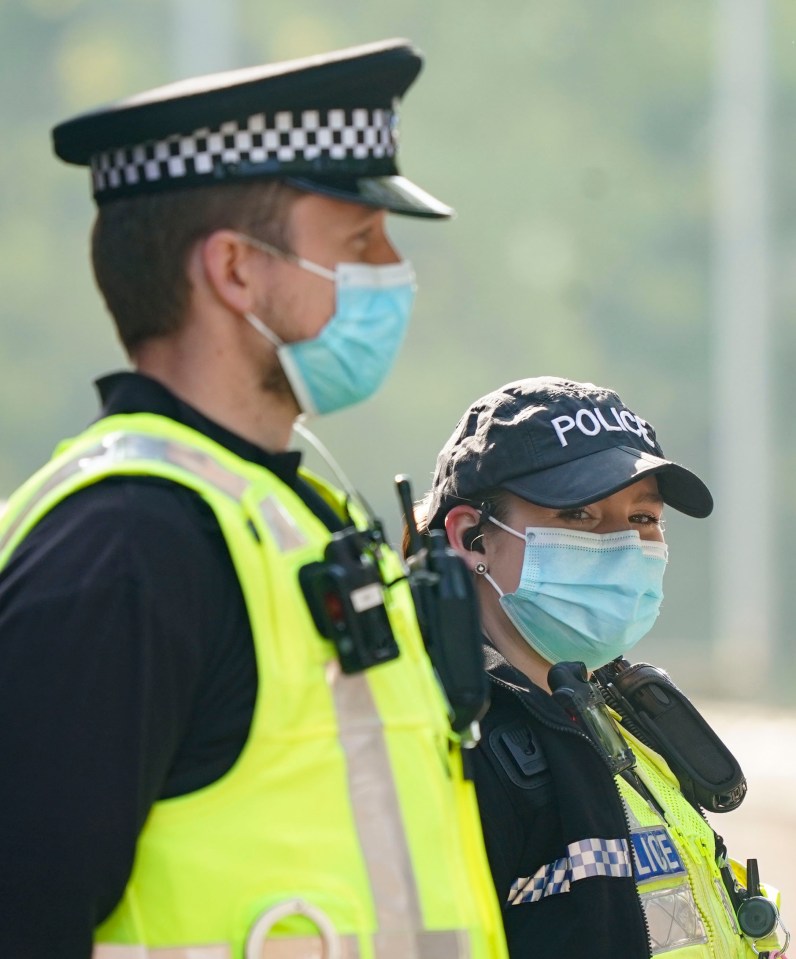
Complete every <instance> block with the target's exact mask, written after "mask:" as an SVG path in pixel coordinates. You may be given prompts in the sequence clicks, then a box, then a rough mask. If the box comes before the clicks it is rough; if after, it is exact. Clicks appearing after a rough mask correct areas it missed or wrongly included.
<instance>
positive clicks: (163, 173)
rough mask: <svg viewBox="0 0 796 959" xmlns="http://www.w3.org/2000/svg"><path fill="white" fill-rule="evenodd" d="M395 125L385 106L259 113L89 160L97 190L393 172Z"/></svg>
mask: <svg viewBox="0 0 796 959" xmlns="http://www.w3.org/2000/svg"><path fill="white" fill-rule="evenodd" d="M396 126H397V114H396V112H395V110H390V109H385V108H383V107H381V108H374V109H370V108H356V109H345V110H343V109H329V110H302V111H297V112H293V111H289V110H283V111H280V112H277V113H274V114H272V115H266V114H265V113H257V114H254V115H253V116H250V117H248V118H247V119H246V120H244V121H241V122H237V121H230V122H227V123H224V124H222V125H221V126H220V127H218V128H217V129H209V128H203V129H200V130H195V131H194V132H193V133H189V134H182V135H175V136H170V137H167V138H166V139H164V140H152V141H150V142H148V143H143V144H139V145H137V146H129V147H121V148H118V149H113V150H107V151H105V152H103V153H98V154H96V155H95V156H94V157H92V159H91V175H92V181H93V186H94V195H95V197H97V198H98V199H100V198H102V197H103V196H109V195H120V194H122V193H124V194H133V193H137V192H142V193H143V192H146V191H147V188H151V187H155V186H157V185H162V184H165V183H171V184H172V185H173V184H174V181H175V180H183V181H185V182H186V184H187V183H189V182H191V183H196V182H202V181H204V180H208V181H210V180H216V181H218V180H221V179H228V178H233V177H235V176H237V175H240V176H247V175H263V176H267V175H280V174H281V175H285V176H288V175H290V174H298V175H300V174H301V173H309V172H320V173H323V174H329V175H335V174H340V175H347V174H351V175H360V176H367V175H369V176H378V175H384V174H388V173H390V172H392V162H393V158H394V157H395V153H396V146H397V129H396ZM385 163H386V164H387V165H385Z"/></svg>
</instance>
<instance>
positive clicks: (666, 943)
mask: <svg viewBox="0 0 796 959" xmlns="http://www.w3.org/2000/svg"><path fill="white" fill-rule="evenodd" d="M640 897H641V905H642V906H643V907H644V912H645V914H646V916H647V924H648V926H649V931H650V942H651V943H652V954H653V956H657V955H660V953H662V952H670V951H671V950H672V949H682V948H685V947H686V946H699V945H704V943H706V942H707V941H708V937H707V935H706V934H705V927H704V926H703V925H702V920H701V919H700V917H699V912H698V910H697V905H696V902H694V896H693V893H692V892H691V887H690V886H689V885H688V883H687V882H684V883H683V884H682V885H680V886H678V887H677V888H676V889H658V890H656V891H654V892H642V893H641V894H640Z"/></svg>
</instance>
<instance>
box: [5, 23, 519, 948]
mask: <svg viewBox="0 0 796 959" xmlns="http://www.w3.org/2000/svg"><path fill="white" fill-rule="evenodd" d="M421 63H422V60H421V56H420V54H419V53H418V52H417V50H415V49H414V48H413V47H412V46H411V45H410V44H408V43H407V42H405V41H401V40H398V41H387V42H383V43H376V44H373V45H370V46H365V47H359V48H354V49H349V50H342V51H337V52H334V53H331V54H329V55H327V56H320V57H313V58H309V59H306V60H301V61H295V62H290V63H281V64H275V65H271V66H266V67H258V68H254V69H246V70H240V71H236V72H232V73H225V74H219V75H216V76H211V77H200V78H198V79H193V80H186V81H184V82H180V83H175V84H173V85H171V86H167V87H162V88H160V89H156V90H151V91H149V92H146V93H142V94H140V95H138V96H133V97H130V98H129V99H126V100H122V101H119V102H117V103H114V104H111V105H110V106H106V107H103V108H101V109H98V110H95V111H93V112H90V113H84V114H82V115H80V116H77V117H74V118H72V119H70V120H67V121H65V122H64V123H61V124H60V125H58V126H57V127H56V128H55V130H54V133H53V140H54V146H55V152H56V153H57V155H58V156H59V157H60V158H61V159H63V160H65V161H66V162H68V163H73V164H78V165H82V166H88V167H89V168H90V172H91V183H92V187H93V195H94V198H95V200H96V202H97V204H98V207H99V212H98V214H97V219H96V223H95V226H94V230H93V235H92V257H93V265H94V272H95V275H96V279H97V283H98V286H99V288H100V290H101V292H102V295H103V297H104V298H105V302H106V304H107V306H108V310H109V311H110V313H111V316H112V317H113V321H114V323H115V324H116V328H117V330H118V333H119V336H120V338H121V341H122V343H123V345H124V347H125V349H126V351H127V353H128V355H129V357H130V360H131V364H132V367H133V371H131V372H120V373H116V374H114V375H111V376H106V377H103V378H102V379H100V380H99V381H98V389H99V394H100V398H101V404H102V407H101V413H100V417H99V419H98V420H97V421H96V422H94V423H93V425H91V426H90V427H89V428H88V429H87V430H86V431H85V432H84V433H83V434H81V435H80V436H78V437H77V438H76V439H73V440H70V441H69V442H67V443H65V444H63V445H62V446H61V448H60V449H59V452H58V454H57V455H56V457H55V459H54V460H53V461H52V462H51V463H50V464H48V465H47V466H45V467H44V468H43V469H42V470H41V471H40V472H39V473H38V474H36V476H34V477H33V478H32V479H31V480H30V481H29V482H28V483H27V484H25V486H24V487H23V488H22V489H21V490H20V491H18V492H17V493H16V494H15V495H14V496H13V497H12V498H11V500H10V502H9V504H8V507H7V509H6V510H5V512H4V514H3V518H2V522H1V523H0V635H2V646H3V655H4V659H3V669H2V670H0V672H2V674H3V676H4V677H5V679H4V680H2V682H3V686H2V690H3V692H2V695H3V707H4V709H5V715H6V716H12V717H14V718H13V722H10V723H4V724H3V726H2V729H0V754H2V756H3V764H4V769H3V780H4V787H3V790H2V798H0V823H1V824H2V825H0V861H2V870H0V902H2V905H1V906H0V955H2V956H8V957H12V956H18V957H22V956H25V957H26V959H39V957H42V959H43V957H45V956H46V957H52V956H58V957H61V959H88V957H89V956H93V957H94V959H138V957H141V956H145V955H146V956H153V957H154V956H161V955H162V956H164V957H166V956H169V957H174V959H177V957H186V959H187V957H188V956H189V955H190V957H191V959H244V956H245V957H246V959H261V957H265V956H270V955H272V951H273V954H274V955H279V956H282V957H286V959H291V957H295V959H299V957H302V956H308V955H313V956H314V955H319V956H320V955H321V954H323V955H324V956H340V957H351V959H353V957H354V956H364V955H368V956H371V955H372V956H374V957H398V956H400V957H420V956H432V955H433V956H435V957H440V959H448V957H450V959H457V957H465V956H467V957H473V959H501V957H502V956H503V955H504V948H505V947H504V942H503V938H502V930H501V924H500V919H499V914H498V911H497V906H496V903H495V901H494V892H493V890H492V887H491V883H490V881H489V876H488V873H487V872H486V870H482V869H481V868H480V863H481V862H482V861H484V859H483V857H479V852H478V848H479V847H478V844H479V842H480V838H479V835H478V834H477V832H473V823H472V819H471V818H469V813H468V808H469V807H468V805H467V791H466V784H465V783H464V781H463V779H462V772H461V768H462V764H461V757H460V756H459V755H458V749H457V748H456V746H455V745H454V746H451V742H450V728H449V724H448V714H447V709H446V705H445V701H444V698H443V696H442V694H441V692H440V690H439V687H438V686H437V684H436V680H435V677H434V674H433V672H432V669H431V667H430V664H429V662H428V660H427V658H426V656H425V652H424V651H423V649H422V644H421V642H420V639H419V633H418V631H417V626H416V620H415V618H414V607H413V605H412V602H411V596H410V594H409V591H408V588H407V586H406V583H405V582H404V581H402V576H401V567H400V564H399V562H398V560H397V557H395V556H394V555H393V554H391V551H390V550H389V549H388V548H387V547H386V546H385V545H384V544H383V543H382V542H380V539H379V529H378V527H375V528H369V527H368V522H367V517H366V516H365V515H363V514H364V510H363V509H362V508H356V507H355V506H354V505H353V504H352V503H351V502H350V500H351V499H352V497H351V496H350V495H344V494H342V493H341V492H339V491H338V490H336V489H334V488H333V487H331V486H329V485H328V484H327V483H326V482H324V481H322V480H321V479H319V478H317V477H313V476H310V475H308V474H306V473H305V472H304V471H303V470H302V469H301V468H300V465H299V460H300V456H299V454H298V453H297V452H292V451H290V449H289V448H288V447H289V444H290V441H291V431H292V430H293V427H294V423H295V421H296V419H297V417H298V416H299V414H302V413H304V414H310V415H323V414H326V413H331V412H333V411H336V410H340V409H343V408H345V407H347V406H349V405H351V404H353V403H357V402H359V401H361V400H364V399H366V398H367V397H368V396H370V395H371V394H372V393H373V392H374V391H375V390H376V389H377V388H378V387H379V385H380V384H381V382H382V381H383V379H384V377H385V376H386V375H387V373H388V372H389V369H390V367H391V365H392V363H393V360H394V359H395V355H396V353H397V351H398V348H399V347H400V344H401V341H402V339H403V336H404V333H405V330H406V325H407V322H408V319H409V314H410V310H411V305H412V300H413V296H414V292H415V281H414V275H413V272H412V269H411V267H410V265H409V263H408V262H406V261H405V260H403V259H402V258H401V257H400V255H399V254H398V252H397V251H396V249H395V248H394V246H393V245H392V243H391V242H390V240H389V238H388V235H387V232H386V230H385V223H386V218H387V214H388V213H396V214H401V215H404V216H411V217H421V218H430V219H440V218H445V217H448V216H450V215H451V210H450V208H449V207H447V206H446V205H445V204H443V203H441V202H440V201H439V200H436V199H435V198H434V197H432V196H430V195H429V194H428V193H426V192H424V191H423V190H422V189H421V188H420V187H418V186H416V185H415V184H414V183H412V182H411V181H410V180H408V179H406V178H404V177H403V176H401V174H400V173H399V169H398V165H397V142H398V141H397V110H398V104H399V101H400V99H401V97H402V96H403V94H404V93H405V92H406V90H407V88H408V87H409V86H410V84H411V83H412V82H413V80H414V79H415V77H416V76H417V74H418V72H419V70H420V67H421ZM349 493H350V491H349ZM333 538H334V543H333V544H332V540H333ZM330 550H336V552H334V557H336V563H337V565H335V564H334V563H332V562H331V558H334V557H333V556H332V552H329V551H330ZM307 570H309V571H310V573H309V574H306V575H310V574H311V578H310V579H309V580H307V579H306V578H305V572H306V571H307ZM307 582H310V584H311V585H312V584H314V585H312V588H309V587H308V588H307V590H306V591H305V589H304V587H303V586H302V584H305V585H306V583H307ZM387 583H390V584H392V585H390V586H389V587H388V586H387V585H386V584H387ZM327 589H328V590H329V591H330V592H326V590H327ZM385 597H388V600H387V602H385ZM352 636H353V637H355V638H356V644H354V641H353V640H352V639H351V637H352ZM331 638H339V655H338V649H337V647H336V646H335V644H334V643H333V642H331V641H330V639H331ZM346 644H348V645H346ZM344 654H345V658H344ZM343 667H344V668H345V672H344V671H343Z"/></svg>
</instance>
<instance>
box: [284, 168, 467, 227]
mask: <svg viewBox="0 0 796 959" xmlns="http://www.w3.org/2000/svg"><path fill="white" fill-rule="evenodd" d="M285 182H286V183H289V184H290V185H291V186H294V187H297V188H298V189H299V190H307V191H308V192H310V193H320V194H322V195H324V196H330V197H333V198H334V199H336V200H346V201H348V202H349V203H361V204H363V205H364V206H371V207H375V208H377V209H383V210H389V211H390V212H391V213H399V214H402V215H403V216H421V217H428V218H431V219H436V220H442V219H448V218H450V217H452V216H454V211H453V209H452V208H451V207H449V206H447V205H446V204H445V203H442V202H441V201H440V200H438V199H436V197H433V196H431V194H430V193H426V191H425V190H423V189H421V188H420V187H419V186H417V184H416V183H412V181H411V180H407V179H406V177H402V176H380V177H334V178H332V177H328V178H327V177H318V178H315V177H297V176H287V177H285Z"/></svg>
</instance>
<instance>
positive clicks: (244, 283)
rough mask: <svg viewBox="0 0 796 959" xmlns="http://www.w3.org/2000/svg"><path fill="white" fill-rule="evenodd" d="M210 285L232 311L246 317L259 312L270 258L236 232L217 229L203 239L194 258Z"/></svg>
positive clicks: (216, 296) (208, 285)
mask: <svg viewBox="0 0 796 959" xmlns="http://www.w3.org/2000/svg"><path fill="white" fill-rule="evenodd" d="M192 259H193V260H194V263H195V265H196V266H198V267H200V268H201V270H202V273H203V275H204V278H205V283H206V286H207V288H208V290H209V292H210V293H211V295H213V296H214V297H215V298H216V299H217V300H219V301H220V302H221V303H222V304H223V305H224V306H225V307H226V308H227V309H228V310H231V311H232V312H233V313H237V314H238V315H242V314H244V313H249V312H251V311H252V310H254V309H255V305H256V302H257V299H258V297H257V293H258V290H259V289H260V287H261V284H258V283H257V282H256V281H257V278H258V277H260V278H262V274H263V271H264V270H266V269H267V268H268V257H266V256H264V255H263V254H262V253H260V252H259V251H258V250H255V249H253V248H252V247H251V246H250V245H249V244H248V243H246V242H245V241H244V240H242V239H241V238H240V237H239V236H238V234H237V233H235V231H234V230H216V231H215V232H214V233H211V234H210V236H207V237H205V238H204V239H202V240H200V241H199V243H198V244H197V247H196V249H195V254H194V257H193V258H192Z"/></svg>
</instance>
